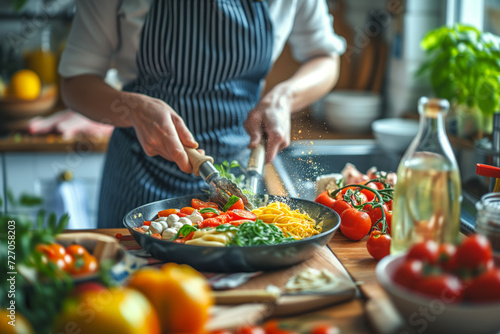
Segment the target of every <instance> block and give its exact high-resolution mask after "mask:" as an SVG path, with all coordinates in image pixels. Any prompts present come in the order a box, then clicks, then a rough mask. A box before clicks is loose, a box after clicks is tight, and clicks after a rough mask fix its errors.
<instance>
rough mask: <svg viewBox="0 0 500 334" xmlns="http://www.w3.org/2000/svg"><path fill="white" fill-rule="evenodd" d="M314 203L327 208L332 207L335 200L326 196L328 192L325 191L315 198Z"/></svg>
mask: <svg viewBox="0 0 500 334" xmlns="http://www.w3.org/2000/svg"><path fill="white" fill-rule="evenodd" d="M314 201H315V202H316V203H319V204H323V205H324V206H327V207H329V208H332V207H333V204H334V203H335V202H336V199H335V198H333V197H331V196H330V195H329V194H328V191H327V190H325V191H323V192H322V193H321V194H319V195H318V196H316V199H315V200H314Z"/></svg>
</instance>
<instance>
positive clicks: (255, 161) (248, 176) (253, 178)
mask: <svg viewBox="0 0 500 334" xmlns="http://www.w3.org/2000/svg"><path fill="white" fill-rule="evenodd" d="M265 159H266V148H265V147H264V144H263V143H260V144H259V145H257V147H256V148H254V149H252V151H251V153H250V159H249V160H248V165H247V170H246V173H245V188H246V189H248V190H249V191H251V192H252V193H253V194H259V193H261V192H262V186H263V183H262V175H263V171H264V162H265Z"/></svg>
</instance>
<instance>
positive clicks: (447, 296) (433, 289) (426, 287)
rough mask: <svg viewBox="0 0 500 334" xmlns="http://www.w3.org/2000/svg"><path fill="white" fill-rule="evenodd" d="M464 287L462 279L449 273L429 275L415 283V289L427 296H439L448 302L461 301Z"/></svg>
mask: <svg viewBox="0 0 500 334" xmlns="http://www.w3.org/2000/svg"><path fill="white" fill-rule="evenodd" d="M462 288H463V286H462V283H461V282H460V280H459V279H458V278H457V277H456V276H453V275H449V274H441V275H432V276H427V277H424V278H422V279H421V280H420V281H418V282H417V284H415V291H417V292H420V293H421V294H424V295H426V296H430V297H434V298H439V300H443V301H445V302H447V303H456V302H458V301H460V300H461V299H462Z"/></svg>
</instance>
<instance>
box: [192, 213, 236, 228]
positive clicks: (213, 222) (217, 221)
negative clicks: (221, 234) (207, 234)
mask: <svg viewBox="0 0 500 334" xmlns="http://www.w3.org/2000/svg"><path fill="white" fill-rule="evenodd" d="M228 220H229V219H228V216H227V215H225V214H222V215H219V216H217V217H213V218H207V219H204V220H203V221H201V222H198V227H199V228H205V227H217V226H219V225H222V224H225V223H227V222H228Z"/></svg>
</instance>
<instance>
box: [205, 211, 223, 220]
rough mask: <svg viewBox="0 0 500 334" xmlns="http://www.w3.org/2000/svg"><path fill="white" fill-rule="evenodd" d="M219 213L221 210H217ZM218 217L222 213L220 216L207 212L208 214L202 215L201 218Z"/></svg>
mask: <svg viewBox="0 0 500 334" xmlns="http://www.w3.org/2000/svg"><path fill="white" fill-rule="evenodd" d="M217 211H218V212H219V210H217ZM218 215H220V212H219V213H218V214H217V213H214V212H206V213H202V214H201V216H202V217H203V219H207V218H213V217H217V216H218Z"/></svg>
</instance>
